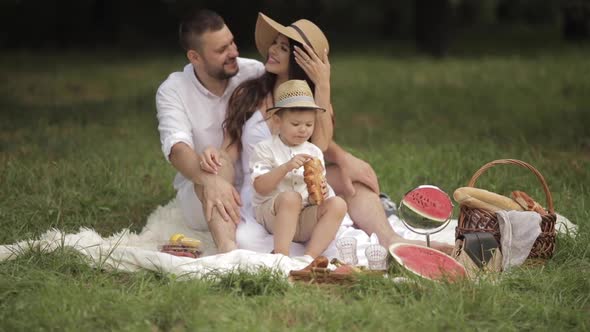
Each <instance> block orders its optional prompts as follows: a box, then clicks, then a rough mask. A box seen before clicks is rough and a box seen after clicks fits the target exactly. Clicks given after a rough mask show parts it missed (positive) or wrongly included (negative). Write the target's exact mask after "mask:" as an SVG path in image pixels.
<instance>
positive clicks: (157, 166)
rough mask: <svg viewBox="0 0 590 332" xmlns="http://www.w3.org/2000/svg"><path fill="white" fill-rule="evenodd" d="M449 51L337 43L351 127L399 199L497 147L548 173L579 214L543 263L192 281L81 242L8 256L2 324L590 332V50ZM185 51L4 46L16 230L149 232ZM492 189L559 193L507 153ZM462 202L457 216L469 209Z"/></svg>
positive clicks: (570, 210)
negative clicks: (389, 275)
mask: <svg viewBox="0 0 590 332" xmlns="http://www.w3.org/2000/svg"><path fill="white" fill-rule="evenodd" d="M530 53H531V54H528V53H527V56H523V55H520V56H519V55H515V54H514V53H512V54H511V53H509V52H507V53H505V54H500V53H497V54H494V53H490V54H489V55H481V54H480V56H475V55H471V54H468V52H464V53H461V52H457V54H465V55H462V56H457V57H450V58H448V59H445V60H433V59H430V58H423V57H416V56H409V55H404V56H399V57H389V56H387V55H384V54H385V53H377V54H371V55H364V56H361V55H358V54H352V53H351V54H345V53H340V54H338V53H336V54H335V56H334V57H333V59H332V68H333V74H332V81H333V90H332V92H333V96H332V99H333V104H334V108H335V111H336V114H337V115H336V132H337V133H336V137H337V140H338V141H339V142H340V143H342V144H343V145H344V146H346V147H347V148H349V149H350V150H351V151H353V152H354V153H355V154H357V155H359V156H361V157H363V158H365V159H367V160H368V161H370V162H371V163H372V164H373V166H374V168H375V170H376V172H377V173H378V175H379V178H380V182H381V187H382V190H384V191H386V192H388V193H390V195H391V196H392V197H394V198H397V199H399V198H400V197H401V196H402V195H403V194H404V193H405V192H406V191H407V190H409V189H411V188H413V187H415V186H417V185H419V184H424V183H430V184H436V185H438V186H440V187H442V188H443V189H445V190H447V191H448V192H452V191H453V190H454V189H455V188H457V187H459V186H463V185H465V184H466V183H467V182H468V181H469V179H470V177H471V176H472V174H473V173H474V172H475V171H476V170H477V169H478V168H479V167H481V166H482V165H483V164H485V163H486V162H488V161H491V160H495V159H500V158H516V159H521V160H524V161H527V162H529V163H531V164H532V165H534V166H535V167H536V168H537V169H538V170H539V171H540V172H541V173H542V174H543V175H544V177H545V178H546V179H547V182H548V184H549V188H550V190H551V193H552V197H553V201H554V203H555V207H556V210H557V211H558V212H560V213H562V214H564V215H566V216H567V217H569V218H570V219H571V220H572V221H573V222H575V223H577V224H578V225H579V229H580V234H579V235H578V237H577V238H569V237H565V236H560V237H558V241H557V251H556V253H555V255H554V258H553V259H551V260H550V261H548V262H547V264H546V265H545V266H543V267H527V268H519V269H515V270H514V271H513V272H511V273H508V274H506V275H505V276H504V278H503V279H501V280H500V281H499V282H497V283H493V282H491V281H484V282H481V283H479V284H471V283H459V284H453V285H448V284H430V283H428V282H422V281H418V282H416V283H409V284H394V283H392V282H391V281H389V280H382V279H378V278H365V279H362V280H361V281H360V282H359V283H357V284H355V285H352V286H343V287H315V286H305V285H294V286H291V285H288V284H287V283H286V282H285V280H283V279H282V278H280V277H278V276H277V274H276V273H274V272H273V271H261V272H260V273H258V274H250V273H245V272H240V271H236V272H234V273H232V274H229V275H225V276H211V277H210V278H205V279H204V280H194V281H178V280H176V278H175V277H174V276H171V275H165V274H161V273H153V272H141V273H134V274H128V273H121V272H112V271H104V270H100V269H94V268H91V267H89V266H88V264H86V263H85V262H84V260H83V258H81V257H79V256H78V255H77V254H76V253H74V252H72V251H70V250H67V249H64V250H58V251H56V252H54V253H51V254H47V253H42V252H38V251H37V252H31V253H28V254H26V255H24V256H22V257H20V258H18V259H16V260H14V261H9V262H3V263H0V330H1V331H19V330H76V331H78V330H83V331H84V330H133V331H146V330H151V331H160V330H163V331H170V330H171V331H183V330H197V329H198V330H217V329H224V330H225V329H227V330H256V331H260V330H262V331H265V330H266V331H275V330H285V329H296V330H352V331H361V330H378V331H380V330H508V331H510V330H514V331H516V330H551V331H553V330H572V329H575V330H589V329H590V319H589V318H588V317H590V253H589V249H588V243H589V242H590V229H589V228H590V222H589V221H588V220H589V217H590V201H589V199H588V197H589V196H590V130H589V129H588V128H589V127H590V94H589V93H588V91H590V79H588V78H589V77H590V62H588V60H587V59H588V56H589V55H590V49H589V48H587V47H583V46H570V47H565V48H563V49H561V50H560V51H559V52H556V51H555V50H553V51H551V52H545V53H544V52H542V50H540V51H538V50H537V51H534V52H530ZM183 64H184V60H183V59H182V57H180V56H178V55H169V54H162V55H146V56H144V57H141V58H136V57H130V56H126V55H117V54H115V53H100V54H93V55H87V54H78V53H69V54H42V55H36V54H31V53H5V54H3V55H0V78H1V79H0V186H1V190H0V230H1V231H0V243H3V244H8V243H13V242H16V241H19V240H22V239H25V238H30V237H35V236H38V235H40V234H42V233H43V232H45V231H46V230H47V229H49V228H50V227H57V228H59V229H61V230H64V231H66V232H72V231H76V230H77V229H78V228H79V227H81V226H88V227H93V228H95V229H96V230H97V231H98V232H100V233H101V234H103V235H105V236H106V235H111V234H113V233H115V232H117V231H119V230H120V229H122V228H124V227H131V228H132V229H133V230H140V229H141V228H142V227H143V225H144V224H145V221H146V218H147V216H148V215H149V214H150V212H151V211H153V210H154V209H155V208H156V207H157V206H158V205H160V204H164V203H166V202H168V201H169V200H170V199H171V198H172V197H173V196H174V191H173V189H172V186H171V181H172V177H173V175H174V171H173V169H172V167H171V166H170V165H168V164H167V163H166V161H165V160H164V158H163V156H162V155H161V152H160V146H159V138H158V134H157V130H156V126H157V123H156V118H155V106H154V93H155V89H156V88H157V86H158V85H159V83H160V82H161V81H162V80H164V79H165V78H166V76H167V75H168V74H169V73H170V72H172V71H174V70H179V69H180V68H181V67H182V66H183ZM477 186H479V187H482V188H486V189H490V190H494V191H497V192H501V193H504V194H506V193H509V192H510V191H511V190H516V189H520V190H524V191H526V192H528V193H529V194H531V195H532V196H533V197H534V198H536V199H537V200H538V201H542V202H544V201H545V197H544V194H543V191H542V187H541V185H540V184H539V182H538V181H537V180H536V178H535V177H534V176H533V175H532V173H531V172H529V171H527V170H524V169H520V168H518V167H516V166H497V167H494V168H492V169H490V170H489V171H488V172H486V173H485V174H484V175H483V176H482V177H481V178H480V179H479V180H478V181H477ZM455 215H456V214H455Z"/></svg>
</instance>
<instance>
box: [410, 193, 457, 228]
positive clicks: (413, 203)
mask: <svg viewBox="0 0 590 332" xmlns="http://www.w3.org/2000/svg"><path fill="white" fill-rule="evenodd" d="M402 204H403V205H405V206H407V207H408V208H409V209H410V210H412V211H413V212H415V213H416V214H418V215H419V216H421V217H423V218H426V219H429V220H433V221H438V222H441V223H442V222H445V221H447V220H448V219H449V218H450V217H451V214H452V213H453V203H452V202H451V199H450V197H449V195H447V194H446V193H445V192H444V191H442V190H441V189H440V188H438V187H435V186H430V185H423V186H419V187H418V188H416V189H414V190H412V191H410V192H409V193H407V194H406V195H405V196H404V198H403V199H402Z"/></svg>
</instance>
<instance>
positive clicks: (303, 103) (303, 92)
mask: <svg viewBox="0 0 590 332" xmlns="http://www.w3.org/2000/svg"><path fill="white" fill-rule="evenodd" d="M274 101H275V106H274V107H271V108H269V109H267V110H266V111H267V112H270V113H272V112H273V111H277V110H279V109H282V108H303V109H314V110H318V111H322V112H325V111H326V110H325V109H323V108H321V107H319V106H318V105H316V103H315V101H314V100H313V94H312V93H311V89H310V88H309V85H308V84H307V82H305V81H303V80H290V81H286V82H284V83H282V84H281V85H279V87H278V88H277V92H276V94H275V100H274Z"/></svg>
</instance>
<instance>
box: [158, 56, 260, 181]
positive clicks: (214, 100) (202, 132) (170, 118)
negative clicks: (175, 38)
mask: <svg viewBox="0 0 590 332" xmlns="http://www.w3.org/2000/svg"><path fill="white" fill-rule="evenodd" d="M237 61H238V66H239V68H240V70H239V72H238V74H236V75H235V76H233V77H232V78H230V79H229V82H228V85H227V88H226V89H225V92H224V93H223V95H222V96H216V95H214V94H213V93H211V92H210V91H209V90H207V88H205V87H204V86H203V84H201V82H199V80H198V79H197V77H196V75H195V72H194V69H193V66H192V64H190V63H189V64H188V65H186V66H185V67H184V70H183V71H182V72H175V73H172V74H170V76H168V79H166V81H164V82H163V83H162V84H161V85H160V87H159V88H158V92H157V94H156V107H157V117H158V130H159V132H160V142H161V144H162V152H163V153H164V156H165V157H166V160H168V161H169V156H170V151H171V149H172V146H174V144H176V143H179V142H183V143H186V144H187V145H189V146H190V147H191V148H193V150H194V151H195V152H196V153H198V154H200V153H202V152H203V150H204V149H205V148H207V147H209V146H215V147H221V144H222V143H223V129H222V123H223V120H224V119H225V114H226V109H227V104H228V101H229V97H230V96H231V95H232V93H233V92H234V90H235V89H236V87H237V86H238V85H239V84H240V83H242V82H244V81H246V80H248V79H251V78H255V77H259V76H260V75H262V74H263V73H264V65H263V64H262V63H261V62H259V61H256V60H251V59H245V58H238V59H237ZM235 169H236V172H237V174H236V180H237V183H236V185H239V183H240V182H241V167H240V164H237V165H236V167H235ZM238 171H239V172H238ZM187 181H189V180H188V179H186V178H185V177H184V176H182V174H180V173H177V174H176V177H175V179H174V188H175V189H178V188H180V187H181V186H182V185H183V184H185V183H186V182H187Z"/></svg>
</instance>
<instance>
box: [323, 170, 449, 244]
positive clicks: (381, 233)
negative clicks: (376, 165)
mask: <svg viewBox="0 0 590 332" xmlns="http://www.w3.org/2000/svg"><path fill="white" fill-rule="evenodd" d="M326 171H327V178H328V183H329V184H330V185H331V186H332V188H333V189H334V191H335V192H336V194H338V195H339V194H340V193H342V192H344V188H343V185H342V183H341V181H340V179H341V177H340V174H339V173H340V169H339V168H338V166H330V167H328V168H327V170H326ZM353 185H354V188H355V190H356V194H355V195H344V196H343V198H344V200H345V201H346V204H347V205H348V214H349V215H350V218H351V219H352V220H353V222H354V224H355V225H356V226H357V227H358V228H360V229H362V230H363V231H365V233H367V234H368V235H371V234H373V233H375V234H377V238H378V239H379V243H380V244H381V245H382V246H384V247H386V248H388V247H389V246H390V245H392V244H393V243H398V242H404V243H414V244H418V245H426V242H425V241H416V240H406V239H404V238H403V237H401V236H400V235H399V234H397V233H396V232H395V231H394V230H393V228H391V225H389V221H388V220H387V216H386V215H385V211H384V210H383V206H382V205H381V201H380V199H379V195H377V194H376V193H375V192H373V191H372V190H370V189H369V188H368V187H367V186H365V185H363V184H360V183H358V182H355V183H353ZM431 246H432V247H433V248H436V249H438V250H441V251H444V252H446V253H450V252H451V251H452V250H453V247H452V246H450V245H447V244H444V243H439V242H431Z"/></svg>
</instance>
